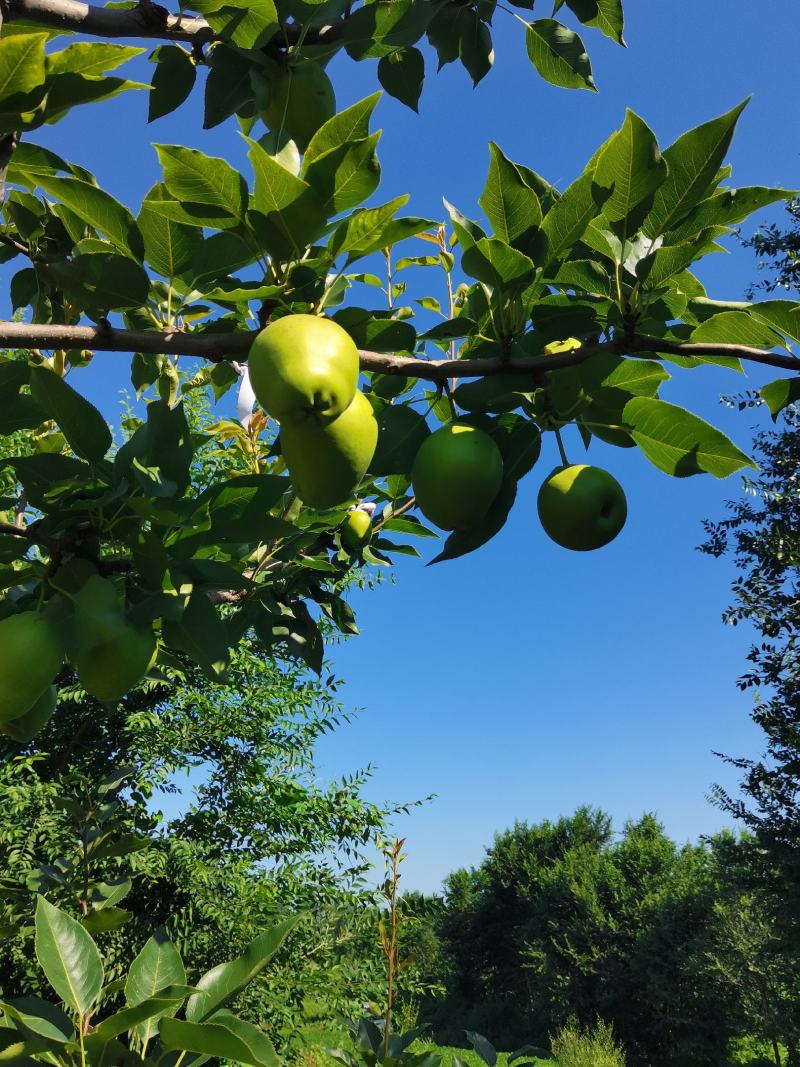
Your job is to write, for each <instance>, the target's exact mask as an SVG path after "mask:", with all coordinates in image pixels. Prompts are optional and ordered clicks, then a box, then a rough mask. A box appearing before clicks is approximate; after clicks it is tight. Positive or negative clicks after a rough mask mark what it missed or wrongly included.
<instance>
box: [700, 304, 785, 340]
mask: <svg viewBox="0 0 800 1067" xmlns="http://www.w3.org/2000/svg"><path fill="white" fill-rule="evenodd" d="M689 340H690V341H692V342H693V343H697V344H700V343H702V342H710V343H719V344H729V345H749V346H752V347H753V348H766V349H771V348H776V347H777V346H779V345H780V346H783V347H785V342H784V340H783V338H782V337H781V336H780V335H779V334H777V333H776V332H775V331H774V330H773V329H772V328H771V327H770V326H768V325H767V324H766V323H765V322H764V321H760V320H759V319H758V318H756V317H755V316H753V315H752V314H751V313H750V312H749V311H723V312H721V313H720V314H719V315H712V316H711V318H710V319H706V321H705V322H701V323H700V325H699V326H697V327H695V329H694V330H693V331H692V335H691V337H690V338H689Z"/></svg>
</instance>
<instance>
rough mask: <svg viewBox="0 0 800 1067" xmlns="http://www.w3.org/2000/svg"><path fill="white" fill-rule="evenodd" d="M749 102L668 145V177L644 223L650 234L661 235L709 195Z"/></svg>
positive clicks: (653, 235)
mask: <svg viewBox="0 0 800 1067" xmlns="http://www.w3.org/2000/svg"><path fill="white" fill-rule="evenodd" d="M746 105H747V101H746V100H745V101H744V103H741V104H739V105H738V107H735V108H733V110H732V111H728V112H727V113H726V114H725V115H721V116H720V117H719V118H716V119H712V120H711V122H706V123H704V124H703V125H702V126H697V127H696V128H695V129H693V130H690V131H689V132H688V133H685V134H683V135H682V136H681V137H679V138H678V140H677V141H676V142H675V143H674V144H673V145H670V147H669V148H668V149H666V151H665V152H664V159H665V160H666V163H667V168H668V172H667V178H666V180H665V181H664V183H663V184H662V185H661V187H660V188H659V189H658V191H657V193H656V195H655V199H654V201H653V207H652V208H651V210H650V213H649V214H648V216H647V217H646V218H645V220H644V224H643V226H644V231H645V233H646V234H647V235H648V236H649V237H658V236H659V235H661V234H664V233H666V232H667V231H668V230H670V229H672V228H673V227H674V226H676V225H677V224H678V223H679V222H680V221H681V219H683V218H685V217H686V216H687V215H688V214H689V212H690V211H691V210H692V208H694V207H695V206H696V205H697V204H699V203H700V201H701V200H703V199H705V197H706V195H707V193H708V189H709V185H710V184H711V182H712V181H713V180H714V177H715V175H716V174H717V171H718V170H719V167H720V165H721V163H722V161H723V159H724V158H725V154H726V152H727V151H728V148H729V146H730V143H731V140H732V138H733V133H734V130H735V129H736V123H737V121H738V118H739V115H741V113H742V111H743V109H744V108H745V106H746Z"/></svg>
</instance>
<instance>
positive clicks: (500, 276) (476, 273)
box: [461, 237, 536, 291]
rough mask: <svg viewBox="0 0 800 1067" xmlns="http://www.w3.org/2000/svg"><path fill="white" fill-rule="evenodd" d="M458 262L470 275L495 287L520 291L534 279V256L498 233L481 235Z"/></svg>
mask: <svg viewBox="0 0 800 1067" xmlns="http://www.w3.org/2000/svg"><path fill="white" fill-rule="evenodd" d="M461 265H462V267H463V268H464V270H465V271H466V273H467V274H469V275H470V276H471V277H472V278H477V279H478V281H481V282H485V283H486V284H487V285H491V286H493V287H495V288H498V289H508V290H515V291H519V290H522V289H525V288H526V287H527V286H528V285H530V283H531V282H532V281H533V279H534V277H535V274H536V268H535V265H534V263H533V260H532V259H530V258H529V257H528V256H526V255H524V254H523V253H522V252H518V251H517V249H516V248H512V247H511V246H510V245H507V244H506V243H505V241H501V240H500V239H499V238H498V237H482V238H481V239H480V240H479V241H476V242H475V244H474V245H472V246H471V247H470V248H468V249H467V250H466V251H465V252H464V254H463V256H462V257H461Z"/></svg>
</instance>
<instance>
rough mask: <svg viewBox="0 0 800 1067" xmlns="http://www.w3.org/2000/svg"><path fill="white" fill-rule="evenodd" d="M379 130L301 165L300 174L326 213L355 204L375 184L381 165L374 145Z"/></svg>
mask: <svg viewBox="0 0 800 1067" xmlns="http://www.w3.org/2000/svg"><path fill="white" fill-rule="evenodd" d="M380 136H381V135H380V133H374V134H372V136H371V137H364V138H362V139H361V140H358V141H349V142H347V143H346V144H343V145H340V146H339V147H338V148H335V149H333V150H332V151H331V152H326V154H325V155H324V156H320V157H318V158H317V159H316V160H314V161H313V162H312V163H311V164H310V166H308V167H306V168H304V172H303V178H304V179H305V181H306V182H307V183H308V184H309V185H310V186H311V188H312V189H313V190H314V192H315V193H316V194H317V196H318V197H319V200H320V203H321V204H322V209H323V212H324V214H325V215H326V216H329V215H338V214H339V213H340V212H342V211H347V210H348V209H349V208H353V207H357V206H358V205H359V204H361V203H363V202H364V201H365V200H366V199H367V198H368V197H370V196H371V195H372V194H373V193H374V192H375V190H376V189H377V188H378V184H379V182H380V177H381V168H380V164H379V163H378V157H377V155H376V153H375V147H376V145H377V144H378V141H379V139H380Z"/></svg>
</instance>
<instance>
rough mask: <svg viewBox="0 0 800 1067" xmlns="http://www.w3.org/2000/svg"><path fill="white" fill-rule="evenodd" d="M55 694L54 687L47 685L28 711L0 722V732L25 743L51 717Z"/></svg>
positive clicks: (22, 743) (54, 707) (30, 739)
mask: <svg viewBox="0 0 800 1067" xmlns="http://www.w3.org/2000/svg"><path fill="white" fill-rule="evenodd" d="M57 695H58V693H57V690H56V687H55V686H54V685H49V686H48V687H47V689H45V691H44V692H43V693H42V695H41V696H40V697H39V699H38V700H37V701H36V703H35V704H34V705H33V707H32V708H31V709H30V711H26V712H25V714H24V715H20V717H19V718H18V719H12V720H11V722H0V733H3V734H5V735H6V737H10V738H12V740H14V741H18V742H19V743H20V744H21V745H27V743H28V742H29V741H32V740H33V739H34V737H36V735H37V734H38V733H39V731H40V730H41V729H42V728H43V727H44V726H46V725H47V723H48V722H49V721H50V719H51V718H52V717H53V712H54V711H55V710H56V698H57Z"/></svg>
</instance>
